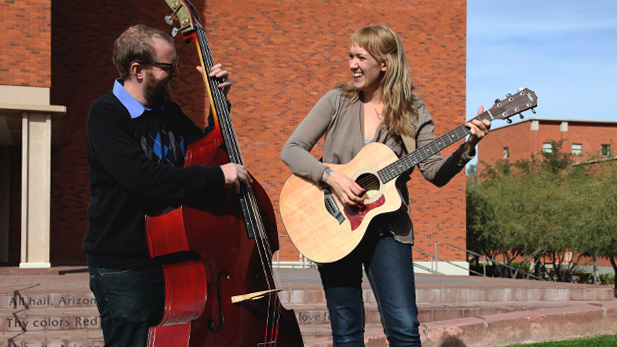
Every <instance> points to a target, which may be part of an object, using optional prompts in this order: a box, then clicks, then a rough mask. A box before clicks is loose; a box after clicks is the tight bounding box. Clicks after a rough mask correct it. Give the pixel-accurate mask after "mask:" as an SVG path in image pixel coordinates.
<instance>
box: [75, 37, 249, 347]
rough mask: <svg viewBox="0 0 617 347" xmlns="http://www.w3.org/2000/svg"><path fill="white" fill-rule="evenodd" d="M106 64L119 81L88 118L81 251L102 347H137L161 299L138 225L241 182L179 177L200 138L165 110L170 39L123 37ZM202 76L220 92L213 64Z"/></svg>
mask: <svg viewBox="0 0 617 347" xmlns="http://www.w3.org/2000/svg"><path fill="white" fill-rule="evenodd" d="M113 61H114V64H115V65H116V68H117V69H118V72H119V73H120V76H121V78H119V79H117V80H116V81H115V84H114V87H113V90H112V91H110V92H108V93H106V94H105V95H103V96H102V97H101V98H99V99H98V100H97V101H95V102H94V104H93V105H92V107H91V109H90V112H89V114H88V123H87V131H88V143H87V145H88V164H89V175H90V194H91V197H90V203H89V206H88V230H87V232H86V236H85V238H84V242H83V249H84V250H85V252H86V253H87V260H88V269H89V272H90V288H91V289H92V291H93V293H94V295H95V297H96V300H97V306H98V309H99V312H100V315H101V326H102V328H103V335H104V338H105V345H106V346H146V343H147V336H148V328H149V327H150V326H153V325H156V324H157V323H158V322H159V321H160V319H161V317H162V314H163V306H164V300H165V297H164V280H163V276H162V272H161V269H160V265H159V264H158V263H157V260H156V259H150V257H149V253H148V245H147V241H146V234H145V216H146V215H152V214H156V213H157V212H160V211H162V210H164V209H165V208H168V207H170V206H178V205H179V204H181V203H183V202H184V201H187V200H190V199H195V198H196V197H199V196H204V195H207V194H208V193H209V192H210V193H212V191H216V190H220V189H222V187H223V186H225V185H227V184H232V185H235V186H236V188H239V185H240V184H249V183H250V181H251V179H250V177H249V175H248V172H247V171H246V169H245V168H244V167H243V166H241V165H238V164H234V163H229V164H225V165H222V166H212V167H198V166H190V167H186V168H183V164H184V150H185V148H186V146H187V145H188V144H189V143H191V142H194V141H195V140H197V139H199V138H200V137H202V136H203V135H204V134H203V132H202V131H201V129H200V128H198V127H197V126H196V125H194V124H193V123H192V122H191V121H190V119H189V118H188V117H187V116H186V115H185V114H184V113H182V111H181V109H180V107H179V106H178V105H177V104H175V103H174V102H172V101H171V100H170V98H171V88H170V82H171V81H172V79H173V78H174V77H176V76H177V75H178V73H179V70H178V55H177V54H176V50H175V47H174V42H173V39H172V38H171V36H169V35H168V34H166V33H164V32H162V31H159V30H157V29H153V28H149V27H147V26H144V25H136V26H133V27H130V28H128V29H127V30H126V31H125V32H124V33H122V34H121V35H120V37H118V39H117V40H116V42H115V44H114V51H113ZM198 70H199V71H200V72H202V73H203V71H201V68H198ZM209 75H210V76H211V77H216V78H220V79H221V80H222V83H221V84H220V85H219V87H220V88H222V89H223V92H224V93H225V94H226V93H227V92H228V91H229V88H230V87H231V81H229V79H228V74H227V71H225V70H223V69H222V67H221V65H220V64H217V65H216V66H214V67H213V68H212V71H211V72H210V74H209Z"/></svg>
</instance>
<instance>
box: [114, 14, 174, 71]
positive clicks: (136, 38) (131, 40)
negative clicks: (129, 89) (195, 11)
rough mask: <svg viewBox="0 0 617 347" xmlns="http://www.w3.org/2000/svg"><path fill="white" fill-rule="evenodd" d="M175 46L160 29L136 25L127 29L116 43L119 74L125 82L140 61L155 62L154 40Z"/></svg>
mask: <svg viewBox="0 0 617 347" xmlns="http://www.w3.org/2000/svg"><path fill="white" fill-rule="evenodd" d="M155 37H156V38H159V39H161V40H163V41H166V42H169V43H170V44H172V45H173V44H174V40H173V38H172V37H171V36H170V35H169V34H167V33H165V32H163V31H161V30H158V29H155V28H151V27H148V26H145V25H143V24H137V25H134V26H132V27H130V28H128V29H126V30H125V31H124V32H123V33H122V34H121V35H120V36H119V37H118V38H117V39H116V42H114V53H113V62H114V64H115V65H116V69H118V73H119V74H120V76H121V77H122V78H124V79H125V80H126V79H128V78H130V76H131V65H132V64H133V63H134V62H139V61H154V60H155V59H156V52H155V50H154V44H153V40H152V39H153V38H155Z"/></svg>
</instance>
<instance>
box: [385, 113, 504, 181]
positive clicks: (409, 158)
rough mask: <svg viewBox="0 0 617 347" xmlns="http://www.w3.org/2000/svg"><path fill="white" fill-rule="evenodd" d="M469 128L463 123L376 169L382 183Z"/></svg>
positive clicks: (481, 115) (466, 132) (455, 140)
mask: <svg viewBox="0 0 617 347" xmlns="http://www.w3.org/2000/svg"><path fill="white" fill-rule="evenodd" d="M490 118H492V117H491V114H490V112H489V111H485V112H484V113H482V114H480V115H478V116H477V117H475V118H473V119H479V120H483V119H490ZM469 133H470V132H469V128H467V127H466V126H465V125H464V124H463V125H461V126H459V127H458V128H455V129H453V130H451V131H449V132H448V133H447V134H445V135H442V136H440V137H439V138H437V139H435V140H433V141H432V142H430V143H429V144H427V145H425V146H422V147H421V148H418V149H416V150H415V151H413V152H411V153H409V154H407V155H406V156H404V157H402V158H401V159H399V160H397V161H395V162H394V163H392V164H390V165H388V166H386V167H384V168H383V169H381V170H379V171H377V174H378V175H379V178H380V179H381V181H382V182H383V183H386V182H389V181H390V180H392V179H395V178H397V177H399V176H400V175H402V174H403V173H404V172H405V171H407V170H409V169H411V168H412V167H414V166H416V165H418V163H421V162H422V161H423V160H424V159H426V158H428V157H430V156H432V155H433V154H435V153H437V152H440V151H441V150H442V149H444V148H446V147H448V146H450V145H452V144H453V143H455V142H457V141H458V140H460V139H462V138H463V137H465V136H467V135H469Z"/></svg>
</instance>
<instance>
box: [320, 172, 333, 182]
mask: <svg viewBox="0 0 617 347" xmlns="http://www.w3.org/2000/svg"><path fill="white" fill-rule="evenodd" d="M331 174H332V169H330V168H327V169H326V171H324V173H323V174H322V175H321V183H328V178H330V175H331Z"/></svg>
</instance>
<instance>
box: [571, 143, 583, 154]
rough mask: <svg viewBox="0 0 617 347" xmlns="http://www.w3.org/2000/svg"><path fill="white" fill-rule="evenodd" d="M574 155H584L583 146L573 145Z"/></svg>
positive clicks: (579, 144)
mask: <svg viewBox="0 0 617 347" xmlns="http://www.w3.org/2000/svg"><path fill="white" fill-rule="evenodd" d="M572 155H583V144H581V143H573V144H572Z"/></svg>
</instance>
